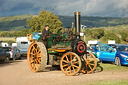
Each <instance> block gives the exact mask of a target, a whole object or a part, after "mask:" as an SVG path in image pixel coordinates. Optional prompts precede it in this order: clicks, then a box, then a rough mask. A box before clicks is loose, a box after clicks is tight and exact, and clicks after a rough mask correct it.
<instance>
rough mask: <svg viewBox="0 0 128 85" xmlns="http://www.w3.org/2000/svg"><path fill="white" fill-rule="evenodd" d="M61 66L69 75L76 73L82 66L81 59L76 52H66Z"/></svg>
mask: <svg viewBox="0 0 128 85" xmlns="http://www.w3.org/2000/svg"><path fill="white" fill-rule="evenodd" d="M60 68H61V70H62V72H63V73H65V74H66V75H68V76H73V75H76V74H77V73H78V72H79V71H80V68H81V59H80V58H79V56H78V55H77V54H76V53H73V52H68V53H65V54H64V55H63V56H62V58H61V60H60Z"/></svg>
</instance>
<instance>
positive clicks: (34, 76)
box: [0, 59, 128, 85]
mask: <svg viewBox="0 0 128 85" xmlns="http://www.w3.org/2000/svg"><path fill="white" fill-rule="evenodd" d="M126 74H128V72H110V71H109V72H107V71H102V72H96V73H92V74H82V73H81V74H79V75H76V76H66V75H65V74H64V73H62V72H61V70H57V69H55V68H53V67H51V66H50V65H49V66H47V68H46V71H45V72H37V73H34V72H32V71H31V70H30V69H29V67H28V64H27V60H26V59H24V60H16V61H11V62H10V63H7V64H0V85H87V84H90V83H93V82H96V81H103V80H127V79H128V76H127V75H126Z"/></svg>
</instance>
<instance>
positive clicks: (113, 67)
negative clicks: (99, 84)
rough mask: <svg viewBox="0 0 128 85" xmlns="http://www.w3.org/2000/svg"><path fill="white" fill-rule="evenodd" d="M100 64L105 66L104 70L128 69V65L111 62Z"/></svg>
mask: <svg viewBox="0 0 128 85" xmlns="http://www.w3.org/2000/svg"><path fill="white" fill-rule="evenodd" d="M98 65H99V66H101V67H102V68H103V71H128V66H116V65H115V64H110V63H99V64H98Z"/></svg>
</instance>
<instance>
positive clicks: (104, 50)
mask: <svg viewBox="0 0 128 85" xmlns="http://www.w3.org/2000/svg"><path fill="white" fill-rule="evenodd" d="M99 47H100V50H99V59H100V60H101V61H111V62H113V61H114V60H115V55H116V50H115V49H113V48H112V47H110V46H108V45H106V44H100V45H99Z"/></svg>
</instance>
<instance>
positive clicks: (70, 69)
mask: <svg viewBox="0 0 128 85" xmlns="http://www.w3.org/2000/svg"><path fill="white" fill-rule="evenodd" d="M69 74H71V66H70V67H69Z"/></svg>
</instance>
